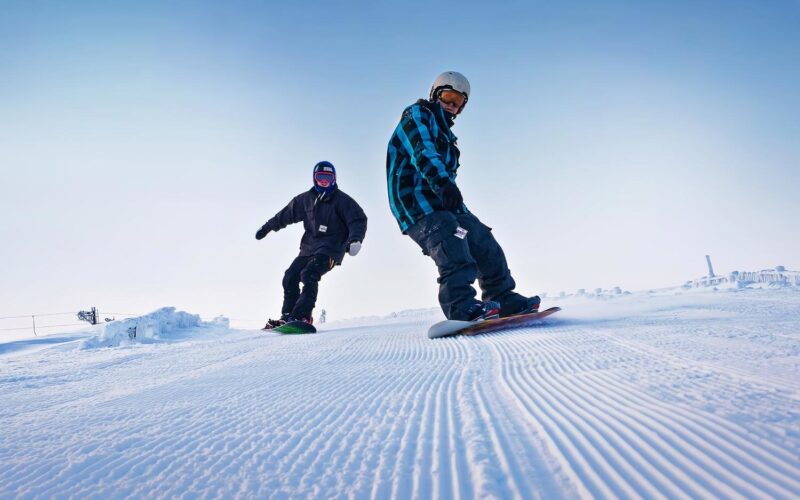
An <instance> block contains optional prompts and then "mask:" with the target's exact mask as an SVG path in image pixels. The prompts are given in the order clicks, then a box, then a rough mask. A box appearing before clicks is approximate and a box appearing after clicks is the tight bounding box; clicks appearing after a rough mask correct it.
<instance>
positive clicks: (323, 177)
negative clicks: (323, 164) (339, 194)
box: [314, 172, 336, 187]
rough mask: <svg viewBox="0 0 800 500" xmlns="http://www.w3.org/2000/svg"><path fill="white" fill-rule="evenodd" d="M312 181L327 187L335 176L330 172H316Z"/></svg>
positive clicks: (333, 180) (334, 180)
mask: <svg viewBox="0 0 800 500" xmlns="http://www.w3.org/2000/svg"><path fill="white" fill-rule="evenodd" d="M314 182H316V183H317V184H319V185H320V186H322V187H327V186H330V185H331V184H333V183H334V182H336V176H335V175H334V174H333V173H332V172H317V173H315V174H314Z"/></svg>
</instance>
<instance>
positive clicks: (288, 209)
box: [256, 196, 305, 240]
mask: <svg viewBox="0 0 800 500" xmlns="http://www.w3.org/2000/svg"><path fill="white" fill-rule="evenodd" d="M298 198H299V196H295V197H294V198H292V201H290V202H289V204H288V205H286V206H285V207H284V208H283V209H282V210H281V211H280V212H278V213H277V214H275V216H274V217H273V218H271V219H270V220H268V221H267V222H266V224H264V225H263V226H261V229H259V230H258V232H256V239H257V240H260V239H262V238H264V237H265V236H266V235H267V234H269V233H270V232H272V231H280V230H281V229H283V228H285V227H286V226H288V225H289V224H294V223H295V222H300V221H302V220H303V217H304V216H305V211H304V210H303V204H302V203H301V201H300V200H299V199H298Z"/></svg>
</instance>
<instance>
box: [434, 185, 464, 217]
mask: <svg viewBox="0 0 800 500" xmlns="http://www.w3.org/2000/svg"><path fill="white" fill-rule="evenodd" d="M439 196H440V197H441V198H442V206H444V209H445V210H457V209H459V208H461V205H462V204H463V203H464V198H462V197H461V191H460V190H459V189H458V186H456V185H455V183H453V182H448V183H447V184H445V185H444V186H443V187H442V189H441V192H440V193H439Z"/></svg>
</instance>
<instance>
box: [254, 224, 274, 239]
mask: <svg viewBox="0 0 800 500" xmlns="http://www.w3.org/2000/svg"><path fill="white" fill-rule="evenodd" d="M270 231H272V229H270V228H269V226H267V225H266V224H264V225H263V226H261V229H259V230H258V231H256V239H257V240H263V239H264V236H266V235H267V234H268V233H269V232H270Z"/></svg>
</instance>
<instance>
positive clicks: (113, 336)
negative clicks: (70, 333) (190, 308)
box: [82, 307, 229, 348]
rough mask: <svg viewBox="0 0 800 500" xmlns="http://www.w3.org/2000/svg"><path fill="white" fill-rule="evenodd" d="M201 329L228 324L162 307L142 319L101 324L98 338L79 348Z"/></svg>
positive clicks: (146, 340)
mask: <svg viewBox="0 0 800 500" xmlns="http://www.w3.org/2000/svg"><path fill="white" fill-rule="evenodd" d="M201 327H215V328H222V329H227V328H229V321H228V319H227V318H224V317H218V318H214V320H213V321H210V322H204V321H201V320H200V316H198V315H196V314H189V313H187V312H183V311H176V310H175V308H174V307H162V308H161V309H158V310H157V311H153V312H151V313H150V314H145V315H144V316H138V317H135V318H128V319H124V320H120V321H112V322H110V323H105V324H104V325H103V327H102V332H101V333H100V335H98V336H96V337H91V338H89V339H86V340H85V341H84V343H83V345H82V347H84V348H93V347H110V346H119V345H126V344H130V343H132V342H148V341H158V340H164V339H167V338H169V337H171V336H175V335H176V334H178V333H180V332H186V331H189V330H191V329H195V328H201Z"/></svg>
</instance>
